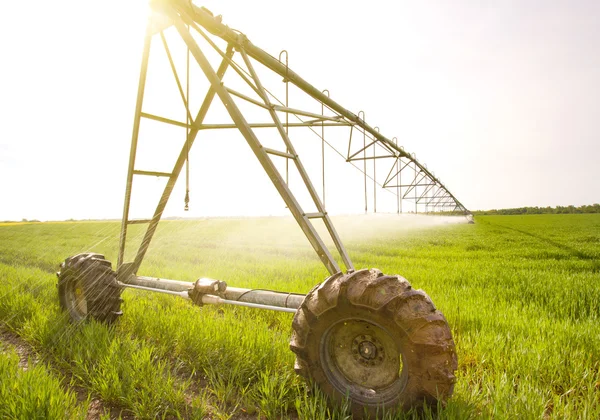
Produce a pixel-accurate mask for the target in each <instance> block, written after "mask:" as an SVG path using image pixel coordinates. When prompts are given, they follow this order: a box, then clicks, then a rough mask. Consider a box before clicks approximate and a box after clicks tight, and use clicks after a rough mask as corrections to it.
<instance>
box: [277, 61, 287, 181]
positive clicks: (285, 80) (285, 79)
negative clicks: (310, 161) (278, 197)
mask: <svg viewBox="0 0 600 420" xmlns="http://www.w3.org/2000/svg"><path fill="white" fill-rule="evenodd" d="M283 53H285V77H284V78H283V81H284V82H285V107H286V108H287V107H289V106H290V104H289V86H288V85H289V82H290V81H289V80H288V75H287V72H288V69H289V63H288V57H289V56H288V52H287V50H282V51H281V52H280V53H279V61H280V62H281V55H282V54H283ZM285 134H289V115H288V113H287V112H286V113H285ZM285 152H286V153H289V152H290V151H289V150H288V149H286V150H285ZM285 183H286V184H288V185H289V184H290V161H289V160H287V159H286V161H285Z"/></svg>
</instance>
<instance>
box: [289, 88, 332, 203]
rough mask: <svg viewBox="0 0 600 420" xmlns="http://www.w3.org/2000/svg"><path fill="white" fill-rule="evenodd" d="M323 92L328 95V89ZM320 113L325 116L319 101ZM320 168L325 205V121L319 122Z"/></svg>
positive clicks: (323, 108)
mask: <svg viewBox="0 0 600 420" xmlns="http://www.w3.org/2000/svg"><path fill="white" fill-rule="evenodd" d="M325 92H327V97H329V90H327V89H325V90H323V93H325ZM287 115H288V113H287V112H286V113H285V117H286V118H287ZM321 115H323V116H325V104H324V103H323V102H321ZM286 134H287V132H286ZM321 168H322V173H323V207H325V121H322V122H321Z"/></svg>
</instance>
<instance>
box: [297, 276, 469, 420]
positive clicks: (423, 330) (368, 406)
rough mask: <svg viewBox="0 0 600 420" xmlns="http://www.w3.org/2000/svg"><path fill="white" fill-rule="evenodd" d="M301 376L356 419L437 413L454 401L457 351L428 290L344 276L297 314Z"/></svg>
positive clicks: (319, 289)
mask: <svg viewBox="0 0 600 420" xmlns="http://www.w3.org/2000/svg"><path fill="white" fill-rule="evenodd" d="M292 327H293V333H292V338H291V341H290V348H291V350H292V351H293V352H294V353H295V354H296V364H295V370H296V372H297V373H298V374H299V375H301V376H304V377H306V378H308V379H310V380H311V381H313V382H314V383H316V384H317V385H318V386H319V387H320V388H321V390H322V391H323V392H324V393H325V394H326V395H327V396H328V397H330V398H331V399H332V400H333V402H336V403H338V404H339V403H342V402H343V401H344V399H346V398H348V399H349V403H350V407H351V410H352V414H353V415H354V417H355V418H362V417H363V416H365V417H371V416H373V417H378V416H381V415H382V414H383V413H384V412H388V411H395V410H396V409H400V408H401V409H410V408H418V407H421V406H423V404H428V405H430V406H433V407H435V406H436V404H438V403H441V404H444V402H445V400H446V399H447V398H449V397H450V396H451V395H452V392H453V389H454V383H455V381H456V379H455V376H454V372H455V371H456V369H457V357H456V352H455V345H454V341H453V339H452V335H451V332H450V328H449V326H448V323H447V321H446V319H445V318H444V316H443V315H442V313H441V312H440V311H438V310H436V308H435V306H434V305H433V303H432V302H431V299H429V297H428V296H427V295H426V294H425V293H424V292H423V291H421V290H413V289H412V287H411V285H410V284H409V282H408V281H407V280H406V279H404V278H402V277H400V276H385V275H383V274H382V273H381V272H380V271H379V270H375V269H373V270H360V271H357V272H353V273H349V274H342V273H338V274H335V275H333V276H331V277H330V278H328V279H327V280H325V281H324V282H323V283H321V284H320V285H317V286H316V287H315V288H313V289H312V290H311V291H310V292H309V293H308V295H307V296H306V298H305V299H304V301H303V303H302V305H301V306H300V308H299V309H298V311H297V312H296V314H295V316H294V320H293V324H292Z"/></svg>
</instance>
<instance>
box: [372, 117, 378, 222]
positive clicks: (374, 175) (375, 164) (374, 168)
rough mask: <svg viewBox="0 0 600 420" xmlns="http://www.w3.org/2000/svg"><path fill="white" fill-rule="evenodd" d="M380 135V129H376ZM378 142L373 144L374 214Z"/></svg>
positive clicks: (374, 206)
mask: <svg viewBox="0 0 600 420" xmlns="http://www.w3.org/2000/svg"><path fill="white" fill-rule="evenodd" d="M374 130H377V132H378V133H379V127H375V128H374ZM376 149H377V142H375V143H373V213H377V159H376V158H375V154H376V152H377V150H376Z"/></svg>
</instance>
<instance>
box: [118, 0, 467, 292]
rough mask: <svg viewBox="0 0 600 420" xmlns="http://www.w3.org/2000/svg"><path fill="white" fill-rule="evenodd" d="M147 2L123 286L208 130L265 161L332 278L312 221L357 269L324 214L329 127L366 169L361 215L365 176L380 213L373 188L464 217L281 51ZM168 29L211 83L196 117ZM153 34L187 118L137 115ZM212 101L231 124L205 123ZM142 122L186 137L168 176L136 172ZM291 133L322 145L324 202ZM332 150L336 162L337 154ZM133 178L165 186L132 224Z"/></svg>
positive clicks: (188, 9) (422, 173)
mask: <svg viewBox="0 0 600 420" xmlns="http://www.w3.org/2000/svg"><path fill="white" fill-rule="evenodd" d="M151 5H152V7H153V9H154V10H155V16H154V18H151V19H150V20H149V23H148V28H147V32H146V37H145V42H144V49H143V54H142V66H141V71H140V78H139V85H138V94H137V102H136V108H135V117H134V125H133V133H132V141H131V149H130V158H129V166H128V173H127V182H126V189H125V203H124V206H123V219H122V225H121V235H120V244H119V255H118V268H117V270H118V276H119V278H120V279H121V280H122V281H127V278H128V277H129V276H130V275H131V274H135V273H137V271H138V269H139V267H140V265H141V263H142V261H143V259H144V256H145V254H146V252H147V250H148V247H149V245H150V242H151V240H152V238H153V236H154V233H155V232H156V228H157V226H158V223H159V221H160V219H161V217H162V214H163V212H164V210H165V207H166V204H167V202H168V200H169V197H170V196H171V193H172V191H173V188H174V187H175V183H176V181H177V179H178V177H179V175H180V174H181V171H182V169H183V167H184V165H185V163H186V160H187V157H188V154H189V150H190V148H191V147H192V145H193V144H194V141H195V139H196V138H197V136H198V134H199V133H200V132H201V131H205V130H222V129H234V130H237V131H239V133H241V134H242V136H243V137H244V139H245V140H246V142H247V143H248V145H249V146H250V148H251V149H252V152H253V153H254V155H255V156H256V158H257V159H258V161H259V162H260V164H261V165H262V167H263V169H264V171H265V172H266V173H267V174H268V176H269V178H270V179H271V181H272V183H273V185H274V186H275V188H276V189H277V191H278V192H279V194H280V195H281V197H282V198H283V200H284V202H285V204H286V205H287V207H288V208H289V210H290V212H291V213H292V215H293V217H294V218H295V220H296V221H297V223H298V224H299V226H300V228H301V229H302V231H303V232H304V234H305V235H306V237H307V238H308V241H309V242H310V244H311V245H312V247H313V248H314V250H315V251H316V253H317V255H318V256H319V258H320V259H321V261H322V262H323V264H324V265H325V267H326V268H327V270H328V271H329V272H330V273H331V274H334V273H337V272H340V271H341V269H340V266H339V265H338V262H337V261H336V259H335V258H334V257H333V255H332V253H331V252H330V250H329V249H328V247H327V246H326V245H325V242H324V240H323V239H322V238H321V236H320V235H319V233H318V232H317V230H316V229H315V226H314V225H313V220H315V219H320V220H322V222H323V223H324V225H325V227H326V229H327V233H328V235H329V237H330V239H331V240H332V242H333V244H334V245H335V247H336V249H337V251H338V253H339V255H340V257H341V261H342V262H343V264H344V266H345V267H346V270H348V271H352V270H354V266H353V264H352V262H351V260H350V257H349V255H348V253H347V251H346V249H345V248H344V245H343V243H342V241H341V239H340V237H339V235H338V233H337V231H336V230H335V227H334V225H333V223H332V221H331V218H330V217H329V215H328V213H327V211H326V209H325V153H324V151H325V145H326V144H327V145H329V146H330V147H332V148H333V146H332V145H331V144H330V143H329V142H327V140H326V139H325V128H326V127H349V131H350V133H349V139H348V147H347V153H346V155H345V156H344V158H345V160H346V161H347V162H350V163H351V164H353V165H354V166H355V167H357V168H358V169H359V170H361V169H360V167H359V166H358V165H357V164H356V163H357V162H359V161H363V169H362V170H361V171H362V172H363V173H364V191H365V211H367V210H368V200H367V178H371V179H372V181H373V207H374V211H375V212H376V211H377V186H381V187H382V188H387V189H390V190H391V191H395V192H394V193H395V194H396V195H397V212H398V213H400V212H401V211H402V208H401V205H402V200H403V199H411V200H414V204H415V212H417V211H418V208H419V207H418V206H419V205H421V208H423V207H424V208H425V211H452V212H460V213H463V214H468V213H469V212H468V210H467V209H466V208H465V207H464V206H463V205H462V204H461V203H460V202H459V201H458V200H457V199H456V198H455V197H454V195H452V193H450V191H449V190H448V189H447V188H446V187H445V186H444V184H442V182H441V181H440V180H439V178H436V177H435V175H434V174H433V173H432V172H430V171H429V170H428V169H427V167H426V165H424V164H421V163H420V162H419V161H417V159H416V156H415V155H414V154H412V155H411V154H409V153H407V152H405V151H404V148H403V147H402V146H398V144H397V139H395V138H394V139H392V140H389V139H388V138H386V137H385V136H383V135H382V134H381V133H380V132H379V129H378V128H377V127H375V128H373V127H371V126H370V125H368V124H367V123H366V122H365V114H364V112H362V111H361V112H359V113H358V114H354V113H352V112H350V111H348V110H347V109H345V108H344V107H342V106H341V105H339V104H338V103H337V102H335V101H334V100H333V99H331V98H330V97H329V92H328V91H327V90H325V91H320V90H318V89H316V88H315V87H314V86H312V85H310V84H309V83H308V82H306V81H305V80H304V79H302V78H301V77H300V76H298V75H297V74H296V73H294V72H293V71H292V70H291V69H290V68H289V67H288V64H287V51H285V50H284V51H282V54H283V53H284V52H285V57H286V58H285V62H283V61H282V60H281V56H282V54H280V56H279V59H276V58H274V57H272V56H271V55H269V54H268V53H266V52H265V51H263V50H261V49H260V48H258V47H256V46H254V45H253V44H252V43H251V42H250V41H249V40H248V38H247V37H246V36H245V35H244V34H242V33H240V32H237V31H234V30H232V29H231V28H229V27H228V26H226V25H224V24H222V23H221V17H220V16H217V17H215V16H213V14H212V13H211V12H209V11H208V10H206V9H205V8H202V7H197V6H195V5H193V4H192V3H191V2H190V1H188V0H155V1H153V2H151ZM171 27H172V28H174V30H175V31H176V33H177V34H178V35H179V37H180V39H181V40H182V41H183V42H184V43H185V45H186V47H187V49H188V56H189V54H191V57H193V59H194V61H195V63H196V64H197V65H198V66H199V68H200V69H201V72H202V74H203V75H204V77H206V79H207V80H208V82H209V88H208V91H207V92H206V94H205V96H204V100H203V101H202V104H201V106H200V108H199V110H198V112H197V113H195V116H194V114H193V113H192V110H191V109H190V108H191V107H190V104H189V101H188V99H189V95H186V92H184V89H183V83H182V81H181V78H180V76H179V74H178V72H177V69H176V66H175V65H174V61H173V57H172V55H171V53H170V50H169V45H168V42H167V39H166V37H165V35H164V31H165V30H167V29H168V28H171ZM157 38H160V42H161V43H162V45H163V47H164V49H165V52H166V55H167V58H168V61H169V64H170V67H171V70H172V73H173V75H174V78H175V81H176V84H177V88H178V91H179V95H180V96H181V100H182V103H183V105H184V106H185V110H186V114H187V121H186V122H182V121H176V120H173V119H170V118H165V117H162V116H158V115H153V114H149V113H146V112H144V111H143V110H142V105H143V101H144V91H145V86H146V76H147V70H148V64H149V56H150V46H151V43H152V42H153V41H156V40H157ZM197 38H198V39H202V40H204V41H205V42H203V45H204V44H208V46H209V47H208V48H209V49H212V50H213V51H212V53H213V54H214V52H216V53H217V54H218V56H219V57H220V62H219V64H218V66H216V68H215V67H213V64H211V62H210V60H209V59H208V58H207V55H206V54H205V52H204V51H203V49H202V48H201V47H200V45H199V43H198V42H197ZM217 41H221V42H222V41H225V43H226V48H220V47H219V45H217ZM235 54H237V55H238V56H239V57H240V59H238V60H237V61H236V60H234V55H235ZM213 61H214V60H213ZM256 63H260V64H261V65H262V67H264V68H266V69H267V71H271V72H274V73H275V74H277V75H279V76H281V77H283V81H284V83H285V84H286V98H285V102H284V101H281V100H279V99H277V98H276V97H275V96H274V95H273V94H272V93H271V92H270V91H269V90H267V89H266V88H265V87H264V86H263V83H262V82H261V78H260V77H259V74H258V71H257V68H256V67H255V64H256ZM228 70H230V71H231V70H233V71H235V73H236V74H237V76H238V77H239V78H240V79H241V80H242V81H243V82H244V83H245V86H246V87H247V88H250V91H251V92H252V94H244V93H242V92H239V91H236V90H234V89H232V88H231V87H229V86H226V85H225V84H224V82H223V78H224V75H225V73H226V71H228ZM188 72H189V70H188ZM188 75H189V73H188ZM188 77H189V76H188ZM289 83H292V84H293V85H295V86H296V87H297V88H299V89H300V90H301V91H303V92H304V93H306V94H307V95H308V96H309V97H311V98H313V99H314V100H316V101H317V102H318V103H320V104H321V113H320V114H319V113H315V112H311V111H308V110H303V109H295V108H291V107H289V105H288V84H289ZM187 88H188V89H189V84H188V85H187ZM215 97H217V98H218V99H219V100H220V101H221V102H222V103H223V104H224V106H225V109H226V110H227V113H228V114H229V117H230V118H231V120H232V123H227V124H205V123H204V120H205V117H206V115H207V113H208V111H209V109H210V107H211V105H212V104H213V101H214V99H215ZM240 101H242V102H244V103H246V104H251V105H254V106H255V107H257V108H260V109H262V110H264V111H266V112H267V113H268V115H269V117H270V119H269V121H268V122H264V121H261V122H251V121H249V118H248V117H247V116H245V115H244V113H243V112H242V111H241V109H240V107H239V106H238V103H240ZM325 110H327V113H328V115H325ZM290 116H292V117H294V118H295V119H296V121H295V122H289V117H290ZM282 117H283V120H282ZM142 119H149V120H154V121H158V122H161V123H165V124H170V125H174V126H178V127H184V128H186V131H187V137H186V141H185V144H184V146H183V147H182V149H181V151H180V153H179V155H178V158H177V160H176V161H175V164H174V165H173V169H172V171H171V172H157V171H151V170H139V169H136V166H135V163H136V153H137V148H138V137H139V133H140V123H141V121H142ZM296 127H305V128H308V129H309V130H311V131H312V132H313V133H314V134H315V135H317V136H318V137H319V138H320V139H321V146H322V167H323V186H322V187H323V190H322V196H320V195H319V193H318V192H317V189H316V187H315V186H314V185H313V183H312V181H311V180H310V177H309V176H308V173H307V171H306V169H305V167H304V165H303V164H302V161H301V160H300V157H299V156H298V153H297V152H296V149H295V147H294V144H293V143H292V141H291V140H290V135H289V129H290V128H296ZM262 128H272V129H276V131H277V132H278V134H279V137H280V138H281V140H282V143H281V146H282V147H281V148H280V150H277V149H272V148H267V147H264V146H263V144H261V142H260V140H259V136H258V135H257V131H258V130H259V129H262ZM318 128H320V134H319V132H318V131H317V129H318ZM354 131H356V133H358V136H360V137H362V142H360V140H361V139H359V140H358V141H357V140H356V138H355V139H354V141H353V139H352V137H353V133H354ZM357 142H358V143H362V145H361V144H359V145H358V146H357ZM336 151H337V149H336ZM337 152H338V154H340V155H342V156H343V154H342V153H341V152H339V151H337ZM273 157H277V158H284V159H285V162H286V165H285V174H282V173H281V171H279V170H278V168H277V166H276V164H275V163H274V161H273V159H272V158H273ZM381 159H385V160H386V161H387V162H388V163H390V164H391V167H390V170H389V172H388V175H387V177H386V179H385V180H384V182H383V183H378V182H377V172H376V166H375V164H376V162H377V161H379V160H381ZM367 161H372V162H373V176H372V177H371V176H369V175H368V174H367V165H366V163H367ZM292 165H293V167H295V169H296V171H297V172H298V174H299V175H300V178H301V180H302V186H303V187H304V188H305V189H306V191H308V194H309V196H310V198H311V200H312V204H314V207H315V208H316V209H317V210H316V212H313V213H310V212H305V211H304V210H303V209H302V207H301V206H300V204H299V202H298V200H297V199H296V197H295V195H294V193H293V192H292V190H291V188H290V186H289V183H288V171H289V168H290V166H292ZM408 172H411V173H410V176H411V177H412V180H411V181H410V182H409V183H404V184H403V183H402V182H401V180H402V174H406V173H408ZM135 176H158V177H165V178H167V183H166V186H165V188H164V191H163V193H162V195H161V197H160V199H159V202H158V204H157V206H156V209H155V211H154V215H153V216H152V218H151V219H145V220H134V219H130V218H129V213H130V204H131V195H132V186H133V180H134V177H135ZM142 223H143V224H148V227H147V229H146V232H145V234H144V236H143V239H142V241H141V244H140V246H139V249H138V251H137V253H136V256H135V258H134V260H133V261H132V262H127V263H126V262H125V247H126V241H127V229H128V226H129V225H131V224H142Z"/></svg>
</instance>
